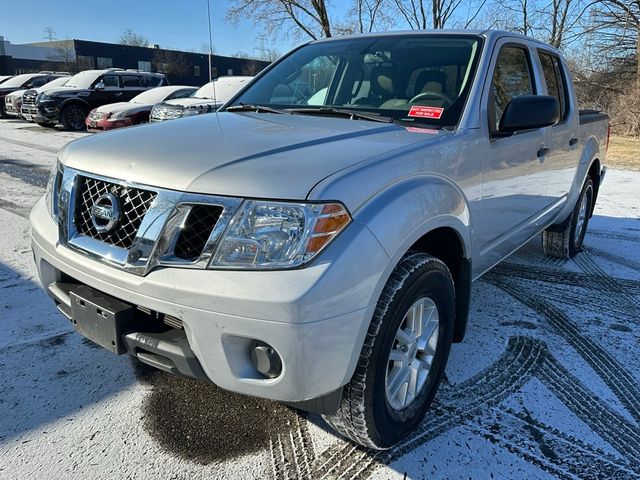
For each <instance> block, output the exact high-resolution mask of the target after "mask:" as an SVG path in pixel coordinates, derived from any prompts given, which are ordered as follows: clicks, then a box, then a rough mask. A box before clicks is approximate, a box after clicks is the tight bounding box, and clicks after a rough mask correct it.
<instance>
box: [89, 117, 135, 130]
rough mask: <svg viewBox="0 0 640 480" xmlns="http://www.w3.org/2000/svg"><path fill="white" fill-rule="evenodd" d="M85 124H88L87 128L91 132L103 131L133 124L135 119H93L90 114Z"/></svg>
mask: <svg viewBox="0 0 640 480" xmlns="http://www.w3.org/2000/svg"><path fill="white" fill-rule="evenodd" d="M85 125H86V126H87V130H88V131H90V132H102V131H104V130H113V129H114V128H122V127H128V126H130V125H133V121H132V119H131V118H119V119H109V118H100V119H97V120H94V119H91V117H90V116H88V117H87V119H86V120H85Z"/></svg>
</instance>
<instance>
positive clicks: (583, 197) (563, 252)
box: [542, 176, 594, 259]
mask: <svg viewBox="0 0 640 480" xmlns="http://www.w3.org/2000/svg"><path fill="white" fill-rule="evenodd" d="M583 202H584V204H583ZM593 202H594V189H593V180H591V177H589V176H587V179H586V180H585V182H584V185H583V186H582V190H581V191H580V196H579V197H578V201H577V202H576V205H575V207H574V208H573V210H572V212H571V217H570V219H569V221H568V222H567V224H566V226H565V228H564V229H562V230H556V229H553V228H550V229H547V230H544V231H543V232H542V249H543V250H544V253H546V254H547V255H549V256H551V257H555V258H565V259H566V258H573V257H575V256H576V255H577V254H578V253H580V252H581V251H582V242H584V236H585V234H586V233H587V227H588V226H589V217H590V216H591V212H592V211H593ZM583 208H584V211H583V212H581V210H582V209H583ZM581 218H582V222H580V220H581ZM580 224H581V225H582V226H581V227H580Z"/></svg>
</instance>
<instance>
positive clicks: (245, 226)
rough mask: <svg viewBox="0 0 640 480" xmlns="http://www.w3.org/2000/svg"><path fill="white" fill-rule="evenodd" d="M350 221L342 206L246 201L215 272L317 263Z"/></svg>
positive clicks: (217, 256) (220, 252)
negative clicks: (315, 259)
mask: <svg viewBox="0 0 640 480" xmlns="http://www.w3.org/2000/svg"><path fill="white" fill-rule="evenodd" d="M350 221H351V217H350V216H349V213H348V212H347V210H346V208H345V207H344V206H342V205H341V204H339V203H317V204H316V203H290V202H267V201H258V200H245V201H244V202H243V204H242V205H241V206H240V208H239V209H238V212H237V213H236V214H235V216H234V217H233V219H232V220H231V223H230V225H229V228H228V229H227V231H226V233H225V235H224V236H223V238H222V240H221V241H220V244H219V246H218V248H217V250H216V252H215V254H214V256H213V258H212V260H211V263H210V264H209V268H216V267H221V268H235V269H254V270H271V269H283V268H296V267H299V266H301V265H303V264H305V263H308V262H309V261H311V259H313V258H314V257H315V256H316V255H317V254H318V253H319V252H320V251H321V250H322V249H323V248H324V247H326V246H327V245H328V244H329V243H330V242H331V240H333V239H334V238H335V237H336V236H337V235H338V234H339V233H340V232H341V231H342V230H343V229H344V228H345V227H346V226H347V225H348V224H349V222H350Z"/></svg>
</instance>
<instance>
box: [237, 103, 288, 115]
mask: <svg viewBox="0 0 640 480" xmlns="http://www.w3.org/2000/svg"><path fill="white" fill-rule="evenodd" d="M225 111H226V112H255V113H260V112H266V113H284V114H287V115H291V113H290V112H289V111H287V110H281V109H279V108H273V107H265V106H264V105H253V104H250V103H240V104H238V105H232V106H230V107H227V108H225Z"/></svg>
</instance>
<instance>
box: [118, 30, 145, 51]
mask: <svg viewBox="0 0 640 480" xmlns="http://www.w3.org/2000/svg"><path fill="white" fill-rule="evenodd" d="M118 43H120V44H122V45H130V46H132V47H146V46H147V45H149V39H148V38H147V37H144V36H142V35H138V34H137V33H136V32H134V31H133V29H132V28H127V29H125V31H124V32H122V35H120V39H119V40H118Z"/></svg>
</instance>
